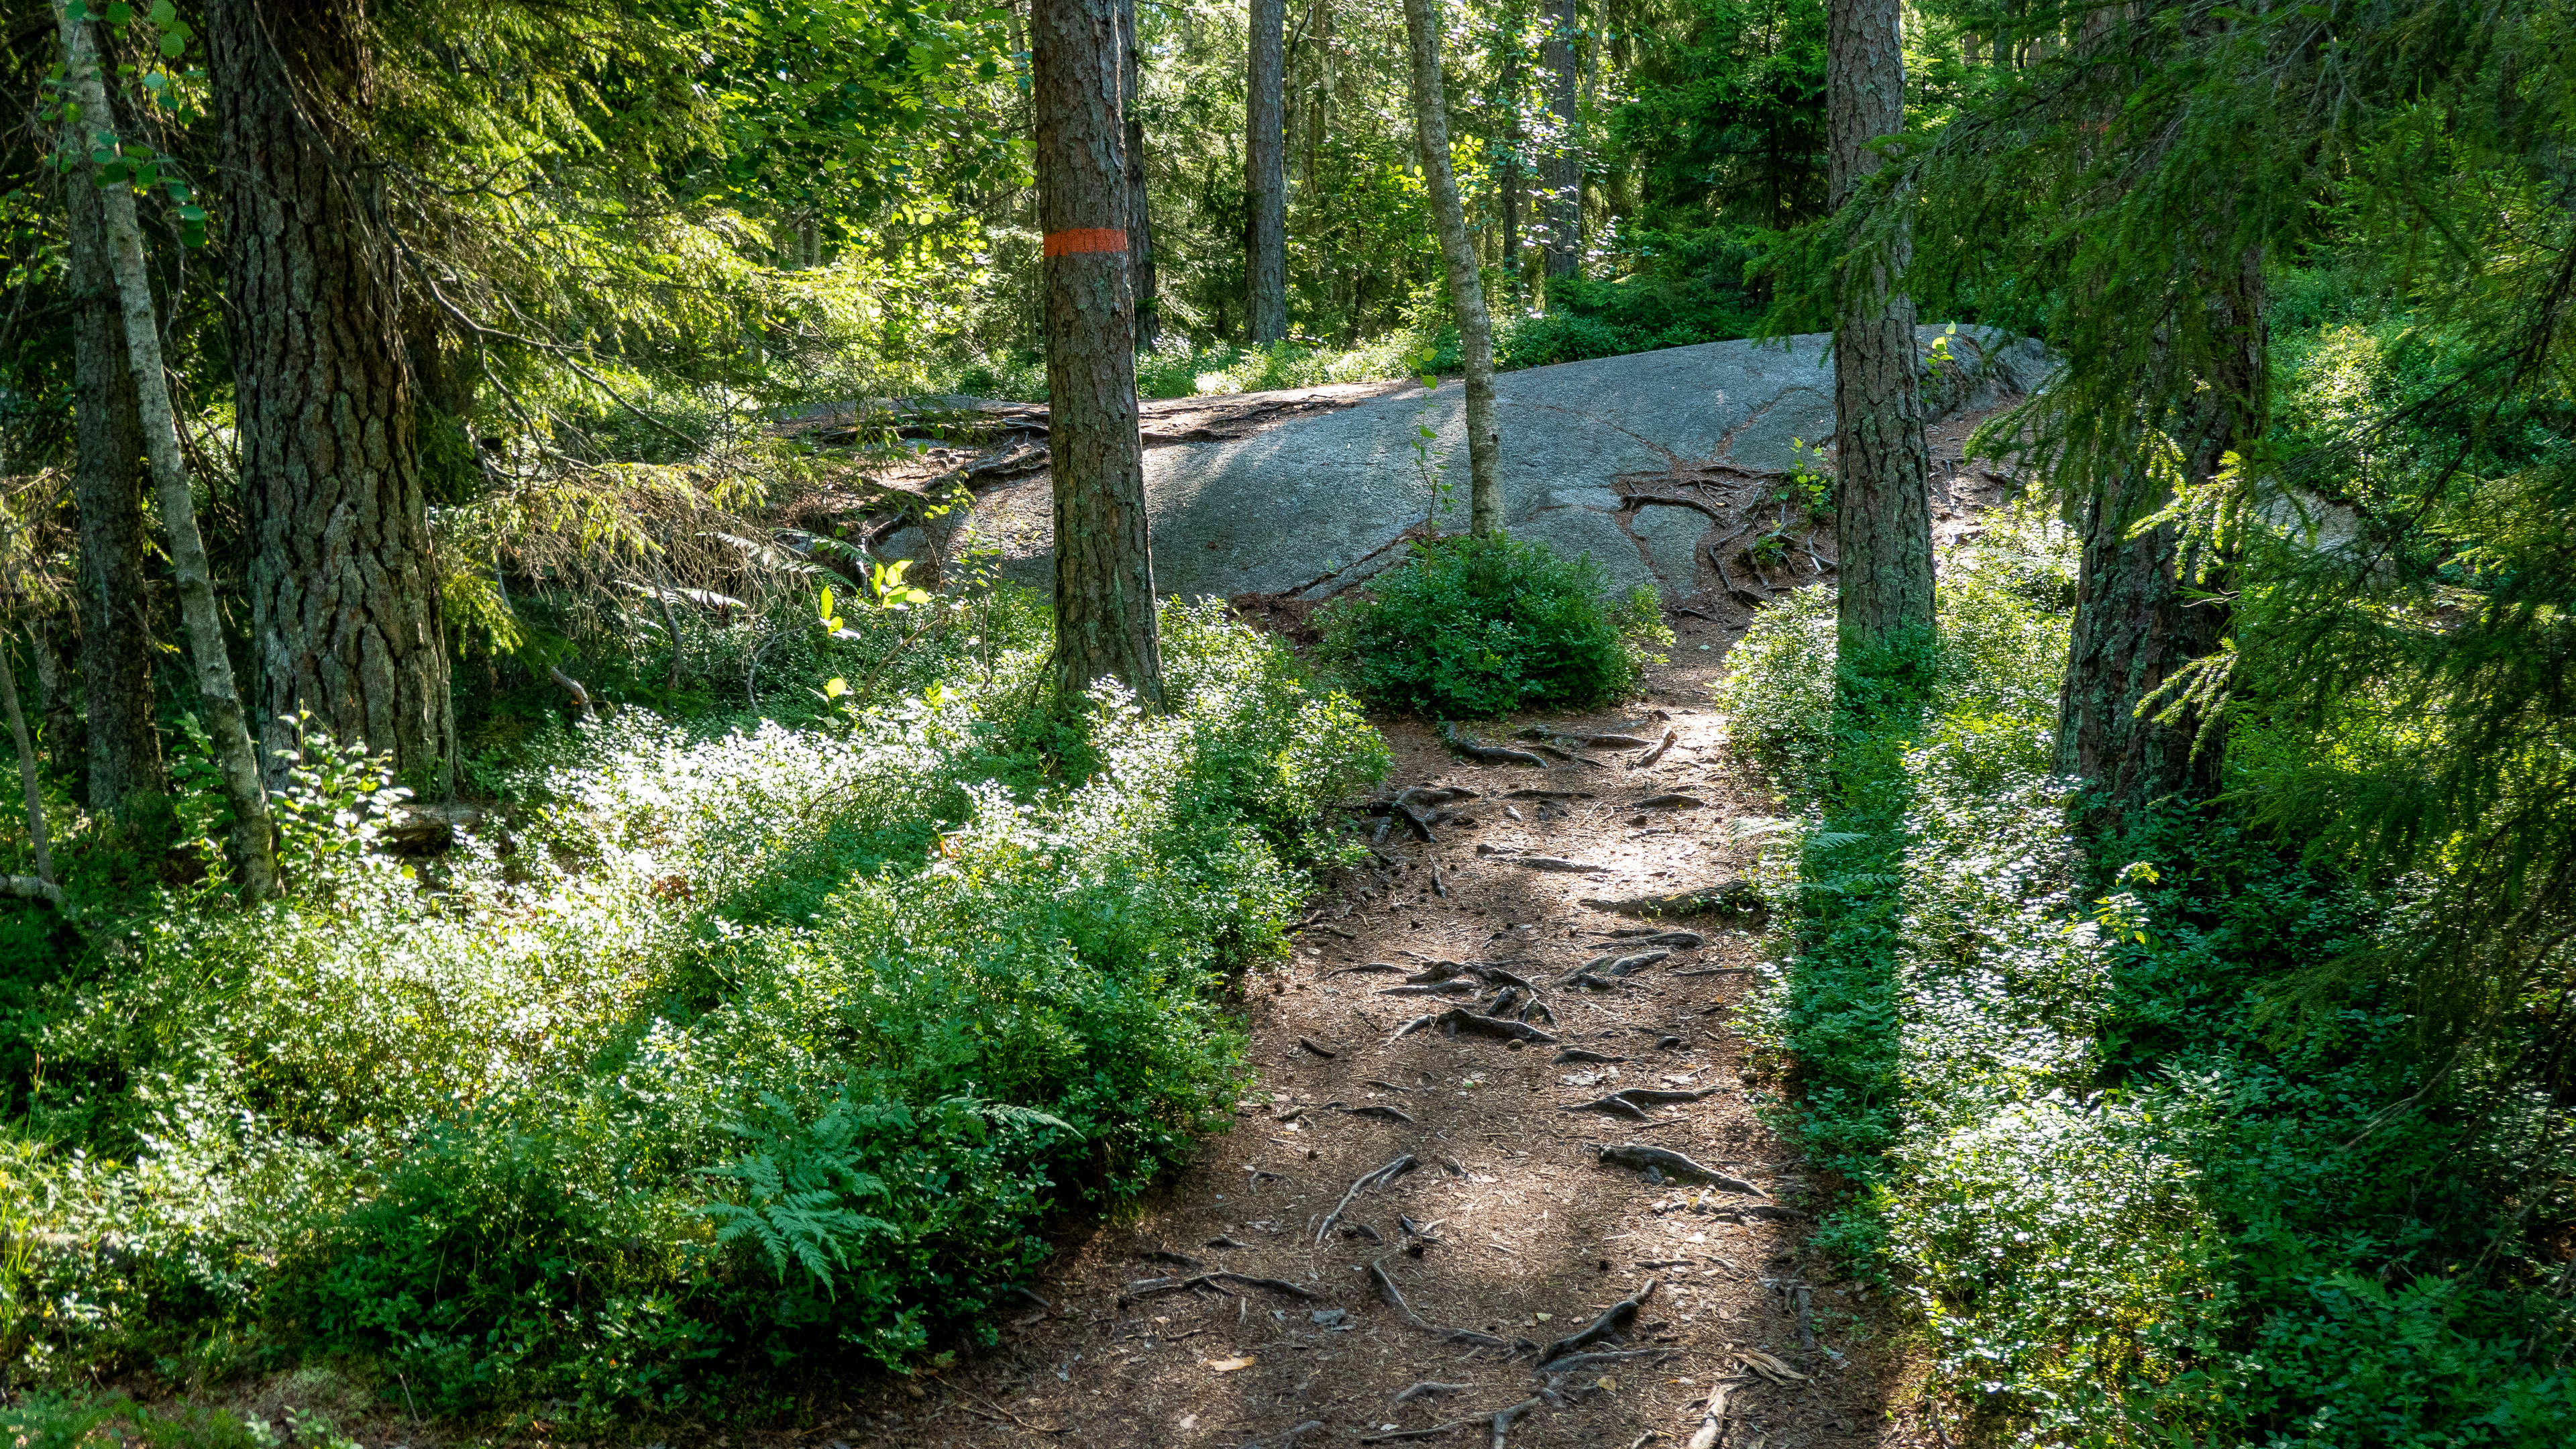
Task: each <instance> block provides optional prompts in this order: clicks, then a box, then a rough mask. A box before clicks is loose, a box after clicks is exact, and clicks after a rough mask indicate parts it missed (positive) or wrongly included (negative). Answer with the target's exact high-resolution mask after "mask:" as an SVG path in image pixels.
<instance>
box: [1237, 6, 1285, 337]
mask: <svg viewBox="0 0 2576 1449" xmlns="http://www.w3.org/2000/svg"><path fill="white" fill-rule="evenodd" d="M1287 23H1288V6H1287V0H1252V77H1251V80H1252V83H1251V87H1250V90H1249V92H1248V95H1247V99H1246V104H1245V106H1244V128H1245V129H1244V143H1243V170H1244V177H1243V192H1244V196H1243V200H1244V207H1245V209H1246V211H1247V213H1248V216H1247V224H1248V227H1249V230H1250V238H1249V245H1248V247H1247V254H1246V255H1245V257H1244V259H1243V277H1244V325H1245V327H1246V328H1247V329H1248V330H1249V333H1250V336H1251V338H1252V340H1253V341H1255V342H1277V341H1279V340H1280V339H1281V338H1283V337H1286V336H1287V335H1288V132H1287V130H1286V126H1285V122H1284V121H1283V119H1282V115H1281V107H1282V105H1283V104H1284V99H1283V95H1282V89H1283V86H1284V84H1285V81H1286V77H1285V74H1284V72H1285V69H1286V63H1287V56H1286V49H1285V47H1286V36H1285V31H1286V29H1287Z"/></svg>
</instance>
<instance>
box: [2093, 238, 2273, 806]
mask: <svg viewBox="0 0 2576 1449" xmlns="http://www.w3.org/2000/svg"><path fill="white" fill-rule="evenodd" d="M2263 300H2264V291H2263V266H2262V254H2261V252H2259V251H2248V252H2246V253H2245V254H2243V255H2242V256H2241V257H2238V258H2236V259H2234V260H2233V262H2232V264H2230V265H2228V266H2227V267H2226V268H2225V270H2224V271H2223V272H2222V274H2221V275H2218V276H2216V277H2213V278H2211V279H2210V282H2209V285H2208V286H2207V287H2206V288H2205V289H2204V290H2203V291H2202V293H2201V305H2202V306H2203V307H2204V308H2205V309H2206V310H2207V313H2208V317H2207V322H2208V326H2209V329H2210V335H2211V336H2212V337H2213V338H2216V339H2219V341H2220V343H2221V349H2220V351H2219V353H2218V355H2217V356H2216V358H2215V359H2214V361H2213V364H2212V365H2211V366H2210V367H2209V368H2208V369H2207V370H2206V372H2205V374H2204V375H2202V376H2201V377H2198V378H2195V379H2192V380H2190V381H2189V382H2187V383H2177V384H2175V385H2173V387H2172V391H2174V392H2176V393H2178V394H2180V395H2183V396H2185V397H2187V398H2188V399H2189V401H2188V402H2186V403H2185V404H2184V406H2183V408H2182V410H2181V414H2180V417H2179V418H2178V419H2177V423H2176V426H2175V427H2174V428H2173V430H2172V431H2173V441H2174V445H2175V447H2176V448H2178V449H2179V450H2180V451H2181V456H2180V457H2179V458H2178V459H2176V460H2175V464H2176V466H2177V467H2178V468H2179V470H2180V472H2181V475H2182V478H2183V480H2184V481H2185V482H2186V483H2188V484H2194V485H2197V484H2201V483H2206V482H2208V481H2209V480H2210V479H2211V478H2214V477H2216V476H2217V474H2218V470H2219V468H2220V467H2221V465H2222V460H2223V459H2224V458H2225V456H2226V454H2227V453H2228V451H2229V450H2231V449H2233V448H2236V447H2238V446H2240V445H2241V444H2242V443H2243V441H2244V440H2245V439H2247V438H2249V437H2252V436H2254V435H2256V434H2257V432H2258V431H2259V430H2260V428H2261V427H2262V421H2261V420H2262V404H2261V399H2262V397H2263V395H2264V391H2265V387H2266V382H2265V377H2264V371H2265V358H2266V356H2267V352H2268V349H2267V347H2266V344H2265V338H2264V330H2263ZM2202 383H2205V384H2206V386H2200V385H2199V384H2202ZM2171 482H2172V475H2171V474H2170V473H2169V472H2167V471H2166V470H2165V469H2162V468H2156V467H2152V466H2149V465H2148V464H2147V462H2146V461H2145V460H2144V459H2143V458H2142V459H2141V461H2140V463H2139V465H2138V466H2136V467H2133V468H2130V469H2127V470H2125V471H2124V472H2123V473H2122V474H2121V475H2120V476H2119V477H2118V478H2117V479H2116V480H2114V481H2113V482H2112V483H2111V484H2110V485H2108V486H2105V487H2100V488H2096V489H2094V490H2093V491H2092V492H2091V494H2090V495H2089V496H2087V497H2086V498H2085V499H2083V500H2082V503H2081V505H2080V508H2079V511H2078V513H2077V516H2076V520H2075V522H2076V525H2077V528H2078V531H2079V534H2080V536H2081V538H2082V540H2083V552H2082V554H2081V555H2080V557H2079V561H2078V563H2077V566H2076V579H2075V625H2074V631H2073V635H2072V638H2071V639H2070V641H2069V644H2068V649H2067V661H2066V683H2065V685H2064V687H2063V690H2062V692H2061V693H2060V694H2059V696H2058V708H2057V769H2058V771H2059V772H2060V773H2062V774H2069V775H2075V776H2078V777H2081V778H2082V779H2084V780H2086V781H2088V782H2090V783H2091V784H2092V785H2093V786H2094V787H2095V788H2096V789H2097V790H2099V791H2101V792H2102V794H2103V797H2104V798H2103V808H2104V812H2105V816H2104V819H2103V822H2102V823H2105V824H2109V825H2114V826H2116V824H2117V823H2118V822H2119V821H2120V820H2122V819H2124V818H2126V817H2127V816H2129V815H2130V814H2131V813H2132V812H2134V811H2135V810H2137V809H2138V808H2139V807H2141V806H2143V805H2146V804H2148V803H2149V802H2151V801H2155V800H2159V799H2164V798H2167V797H2171V796H2177V795H2179V796H2183V797H2185V798H2191V799H2205V798H2207V797H2208V796H2210V795H2212V794H2214V793H2216V792H2217V789H2218V783H2219V779H2218V776H2219V766H2220V759H2221V751H2220V744H2221V740H2220V738H2219V737H2218V732H2216V731H2212V732H2211V736H2210V738H2208V739H2207V740H2201V739H2199V738H2198V736H2199V734H2200V729H2201V725H2202V723H2203V720H2202V718H2201V717H2200V715H2199V714H2198V713H2197V711H2194V710H2189V709H2186V710H2183V711H2182V712H2180V713H2179V714H2178V715H2177V716H2176V717H2175V718H2174V719H2173V720H2171V721H2170V722H2167V721H2161V720H2159V719H2157V718H2155V715H2156V714H2160V713H2163V711H2162V710H2156V711H2153V712H2151V713H2150V714H2149V715H2147V716H2144V717H2141V716H2140V714H2139V706H2140V705H2141V704H2143V703H2144V702H2145V701H2146V700H2147V699H2148V697H2149V696H2150V695H2152V694H2154V693H2155V692H2156V690H2157V689H2158V688H2160V687H2161V686H2163V684H2164V683H2165V681H2166V680H2168V679H2170V678H2172V677H2173V675H2174V673H2175V671H2177V670H2179V669H2181V668H2182V667H2183V666H2185V665H2186V664H2188V663H2189V662H2191V661H2192V660H2194V659H2200V658H2205V657H2207V656H2208V655H2210V654H2212V653H2214V652H2216V651H2217V649H2218V648H2219V645H2220V642H2221V641H2222V640H2223V639H2224V638H2225V637H2226V633H2227V629H2228V624H2229V619H2228V611H2227V608H2226V606H2225V605H2224V604H2223V603H2222V602H2220V601H2219V600H2217V599H2214V598H2204V599H2194V598H2193V597H2191V595H2192V593H2193V592H2194V589H2193V585H2192V576H2193V575H2194V574H2196V573H2199V572H2201V571H2202V570H2201V568H2200V564H2201V562H2202V561H2201V560H2200V559H2199V558H2198V557H2197V556H2196V555H2195V553H2194V552H2193V550H2192V545H2191V544H2190V543H2189V541H2187V540H2186V539H2184V538H2183V536H2182V534H2181V532H2180V530H2178V529H2176V528H2175V527H2174V526H2172V525H2170V524H2167V525H2165V526H2162V527H2159V528H2154V529H2150V530H2147V531H2146V532H2144V533H2141V534H2138V535H2137V536H2136V537H2134V538H2132V537H2131V536H2130V534H2131V532H2132V530H2133V528H2134V526H2135V525H2136V524H2137V523H2138V521H2139V520H2141V519H2144V518H2146V517H2148V516H2149V515H2151V514H2153V513H2155V512H2156V511H2158V510H2159V509H2161V508H2163V507H2164V506H2165V505H2166V504H2167V503H2168V502H2170V501H2171V500H2172V491H2171ZM2213 592H2214V590H2213Z"/></svg>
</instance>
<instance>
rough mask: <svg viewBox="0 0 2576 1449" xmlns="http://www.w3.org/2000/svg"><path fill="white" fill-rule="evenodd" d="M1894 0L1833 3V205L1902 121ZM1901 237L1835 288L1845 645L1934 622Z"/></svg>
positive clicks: (1925, 472) (1837, 517)
mask: <svg viewBox="0 0 2576 1449" xmlns="http://www.w3.org/2000/svg"><path fill="white" fill-rule="evenodd" d="M1898 16H1899V7H1898V3H1897V0H1831V5H1830V9H1829V13H1828V15H1827V40H1826V67H1825V90H1826V119H1827V124H1828V129H1829V132H1830V135H1829V137H1828V143H1827V144H1828V146H1829V148H1830V156H1829V160H1830V163H1831V165H1830V180H1831V186H1832V190H1833V204H1834V206H1835V207H1836V208H1837V209H1839V208H1840V207H1842V206H1843V205H1844V203H1846V202H1847V201H1849V200H1850V199H1851V197H1852V196H1853V194H1854V193H1855V192H1857V191H1858V190H1859V189H1860V187H1861V184H1862V183H1863V182H1864V181H1866V180H1867V179H1868V177H1869V176H1870V175H1871V174H1872V173H1873V172H1875V171H1877V170H1878V167H1879V157H1878V154H1877V153H1876V152H1874V151H1872V150H1871V149H1870V147H1869V142H1870V141H1871V140H1872V139H1873V138H1875V137H1878V136H1884V135H1888V134H1890V133H1892V132H1895V131H1897V130H1899V129H1900V128H1902V127H1903V125H1904V123H1905V58H1904V54H1903V52H1902V50H1901V49H1900V48H1899V38H1900V37H1899V31H1898V23H1899V21H1898ZM1911 250H1912V248H1911V245H1910V243H1909V242H1908V241H1907V240H1905V239H1903V238H1900V239H1899V240H1898V241H1897V242H1896V244H1895V245H1894V246H1892V247H1891V248H1890V249H1889V250H1888V252H1887V253H1886V254H1884V255H1881V256H1871V257H1863V258H1861V259H1859V260H1857V261H1856V262H1854V263H1852V264H1850V265H1848V266H1846V267H1845V269H1844V270H1843V272H1842V275H1841V276H1839V277H1838V278H1836V285H1835V288H1834V302H1835V306H1834V550H1835V554H1836V558H1837V574H1836V581H1837V586H1838V590H1839V606H1838V610H1837V619H1836V623H1837V628H1836V633H1837V635H1838V637H1839V638H1840V640H1841V642H1842V644H1843V646H1844V648H1845V650H1846V652H1857V651H1858V650H1861V649H1865V648H1867V647H1868V646H1871V645H1874V644H1880V643H1885V642H1889V641H1892V640H1894V639H1895V638H1897V637H1898V636H1899V635H1902V634H1906V633H1910V632H1914V631H1929V630H1930V629H1931V627H1932V509H1931V504H1930V502H1929V501H1928V499H1927V498H1926V489H1927V487H1928V485H1929V482H1930V477H1931V471H1932V459H1931V452H1930V449H1929V447H1928V446H1927V444H1926V443H1925V440H1924V436H1923V396H1922V368H1921V365H1920V362H1919V359H1918V358H1917V356H1916V353H1915V345H1914V303H1913V301H1912V299H1911V298H1909V297H1907V296H1906V295H1905V294H1904V293H1902V292H1898V291H1896V290H1894V288H1893V287H1892V286H1891V282H1892V281H1893V279H1894V277H1895V276H1896V275H1897V274H1898V273H1900V272H1902V271H1903V270H1904V268H1905V266H1906V263H1907V261H1908V260H1909V258H1910V255H1911Z"/></svg>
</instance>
